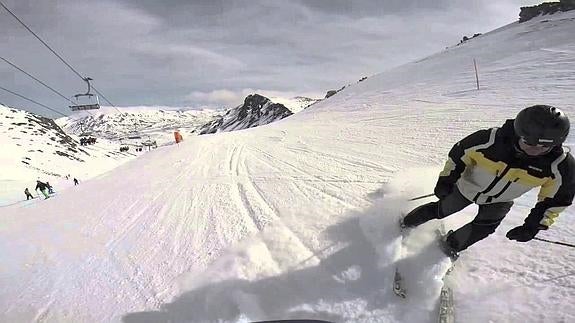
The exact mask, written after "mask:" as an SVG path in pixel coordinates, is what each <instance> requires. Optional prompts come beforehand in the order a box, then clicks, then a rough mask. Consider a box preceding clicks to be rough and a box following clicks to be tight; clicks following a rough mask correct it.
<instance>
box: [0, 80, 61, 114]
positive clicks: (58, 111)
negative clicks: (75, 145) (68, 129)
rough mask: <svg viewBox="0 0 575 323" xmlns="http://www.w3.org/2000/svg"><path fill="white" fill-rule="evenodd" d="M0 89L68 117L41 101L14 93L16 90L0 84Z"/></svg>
mask: <svg viewBox="0 0 575 323" xmlns="http://www.w3.org/2000/svg"><path fill="white" fill-rule="evenodd" d="M0 90H4V91H6V92H8V93H11V94H13V95H15V96H18V97H20V98H22V99H24V100H28V101H30V102H32V103H34V104H37V105H39V106H41V107H44V108H46V109H48V110H50V111H52V112H56V113H58V114H60V115H61V116H64V117H68V116H67V115H65V114H63V113H62V112H60V111H58V110H55V109H52V108H50V107H49V106H47V105H44V104H42V103H40V102H36V101H34V100H32V99H29V98H27V97H25V96H23V95H21V94H18V93H16V92H13V91H10V90H8V89H6V88H3V87H1V86H0Z"/></svg>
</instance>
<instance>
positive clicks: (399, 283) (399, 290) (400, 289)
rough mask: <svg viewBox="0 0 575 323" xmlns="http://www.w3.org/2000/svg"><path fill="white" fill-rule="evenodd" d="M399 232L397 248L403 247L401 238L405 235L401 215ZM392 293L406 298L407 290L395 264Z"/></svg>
mask: <svg viewBox="0 0 575 323" xmlns="http://www.w3.org/2000/svg"><path fill="white" fill-rule="evenodd" d="M398 225H399V232H400V234H401V243H400V244H399V248H402V247H403V238H404V235H405V230H406V227H405V226H404V225H403V215H402V218H400V219H399V222H398ZM393 293H395V295H397V296H399V297H401V298H407V290H406V289H405V287H404V286H403V277H401V274H400V273H399V267H398V266H397V265H396V266H395V274H394V276H393Z"/></svg>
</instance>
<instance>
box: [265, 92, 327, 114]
mask: <svg viewBox="0 0 575 323" xmlns="http://www.w3.org/2000/svg"><path fill="white" fill-rule="evenodd" d="M269 99H270V100H271V101H272V102H274V103H279V104H282V105H283V106H285V107H286V108H288V109H289V110H290V111H291V112H293V113H298V112H300V111H302V110H303V109H306V108H307V107H309V106H310V105H312V104H314V103H316V102H319V101H321V99H312V98H308V97H305V96H295V97H293V98H282V97H277V96H270V97H269Z"/></svg>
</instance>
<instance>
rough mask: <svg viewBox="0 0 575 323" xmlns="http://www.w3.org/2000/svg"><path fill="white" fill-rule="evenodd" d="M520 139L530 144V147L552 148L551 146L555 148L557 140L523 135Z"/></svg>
mask: <svg viewBox="0 0 575 323" xmlns="http://www.w3.org/2000/svg"><path fill="white" fill-rule="evenodd" d="M519 140H521V142H523V143H524V144H526V145H527V146H530V147H537V148H548V149H550V148H553V147H554V146H555V141H553V140H551V139H540V138H527V137H521V138H519Z"/></svg>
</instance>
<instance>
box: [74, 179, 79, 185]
mask: <svg viewBox="0 0 575 323" xmlns="http://www.w3.org/2000/svg"><path fill="white" fill-rule="evenodd" d="M76 185H78V180H77V179H76V177H74V186H76Z"/></svg>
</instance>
